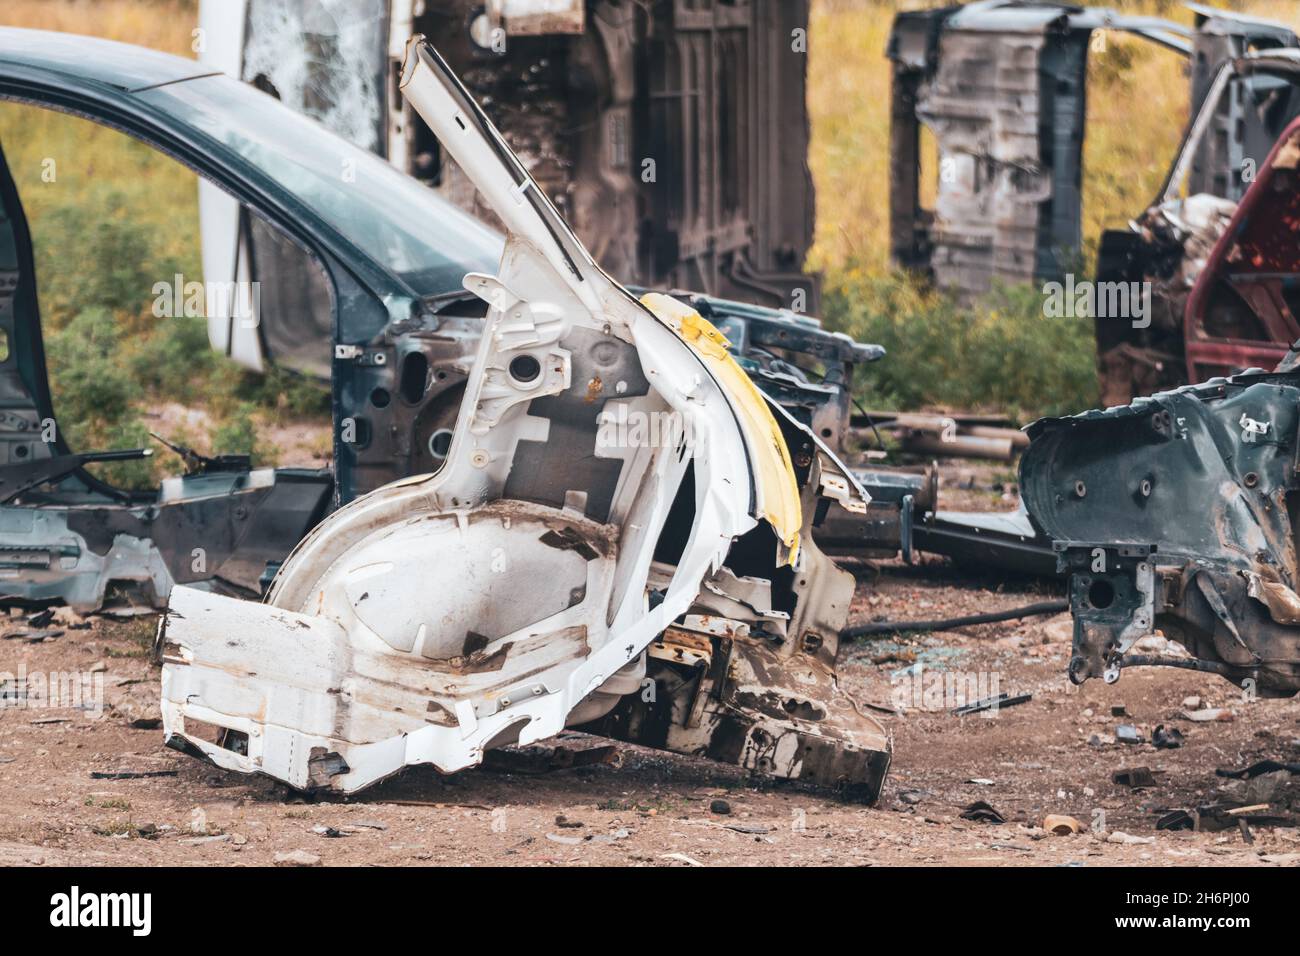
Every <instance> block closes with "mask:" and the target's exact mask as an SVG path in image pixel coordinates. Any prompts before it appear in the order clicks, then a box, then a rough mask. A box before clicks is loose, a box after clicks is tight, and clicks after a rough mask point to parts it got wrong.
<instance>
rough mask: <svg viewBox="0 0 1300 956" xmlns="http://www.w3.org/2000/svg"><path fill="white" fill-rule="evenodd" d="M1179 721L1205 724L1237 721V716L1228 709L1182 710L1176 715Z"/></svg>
mask: <svg viewBox="0 0 1300 956" xmlns="http://www.w3.org/2000/svg"><path fill="white" fill-rule="evenodd" d="M1175 716H1176V717H1177V718H1178V719H1179V720H1190V721H1192V722H1193V723H1197V724H1205V723H1210V722H1212V721H1216V720H1223V721H1227V720H1235V719H1236V715H1234V714H1233V712H1232V711H1230V710H1228V709H1227V708H1226V707H1206V708H1204V709H1203V710H1180V711H1179V712H1178V713H1177V714H1176V715H1175Z"/></svg>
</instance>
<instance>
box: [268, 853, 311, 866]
mask: <svg viewBox="0 0 1300 956" xmlns="http://www.w3.org/2000/svg"><path fill="white" fill-rule="evenodd" d="M275 865H276V866H320V857H318V856H317V855H316V854H315V853H308V852H307V851H306V850H290V851H289V852H288V853H277V854H276V855H275Z"/></svg>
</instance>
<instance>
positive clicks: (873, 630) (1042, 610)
mask: <svg viewBox="0 0 1300 956" xmlns="http://www.w3.org/2000/svg"><path fill="white" fill-rule="evenodd" d="M1069 609H1070V602H1069V601H1066V600H1060V601H1040V602H1039V603H1037V604H1026V605H1025V606H1024V607H1017V608H1012V609H1011V610H1009V611H996V612H994V613H992V614H971V615H969V616H967V617H950V618H947V619H946V620H942V621H872V622H871V623H870V624H855V625H853V626H852V627H846V628H845V629H844V630H842V631H840V637H841V638H849V639H852V638H855V637H867V636H868V635H871V634H898V633H900V632H904V631H950V630H952V629H954V628H958V627H968V626H969V625H971V624H996V623H997V622H998V621H1014V620H1015V619H1016V618H1018V617H1036V616H1038V615H1040V614H1060V613H1061V612H1062V611H1068V610H1069Z"/></svg>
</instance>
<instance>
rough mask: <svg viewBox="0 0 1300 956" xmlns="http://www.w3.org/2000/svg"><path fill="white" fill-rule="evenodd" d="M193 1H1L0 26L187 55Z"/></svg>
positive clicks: (193, 18) (195, 15)
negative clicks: (93, 38) (58, 32)
mask: <svg viewBox="0 0 1300 956" xmlns="http://www.w3.org/2000/svg"><path fill="white" fill-rule="evenodd" d="M197 20H198V0H4V4H3V6H0V24H3V25H4V26H9V27H29V28H31V29H34V30H60V31H62V32H65V33H85V34H89V35H90V36H98V37H105V38H107V39H109V40H120V41H121V42H123V43H134V44H136V45H137V46H147V47H152V48H153V49H155V50H164V51H166V52H167V53H175V54H178V55H180V56H192V55H193V54H192V53H191V51H190V44H191V42H192V38H191V31H192V30H193V29H194V24H195V22H196V21H197Z"/></svg>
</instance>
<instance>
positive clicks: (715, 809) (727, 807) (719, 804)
mask: <svg viewBox="0 0 1300 956" xmlns="http://www.w3.org/2000/svg"><path fill="white" fill-rule="evenodd" d="M709 812H710V813H716V814H718V815H719V816H726V815H727V814H728V813H730V812H731V804H729V803H728V802H727V801H726V800H714V801H713V802H712V803H710V804H709Z"/></svg>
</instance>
